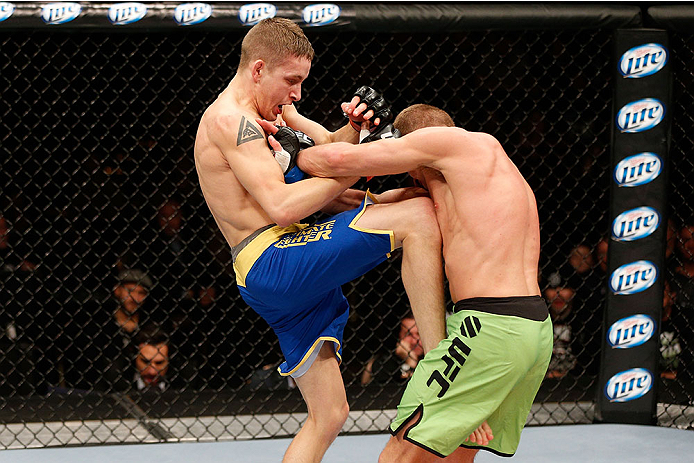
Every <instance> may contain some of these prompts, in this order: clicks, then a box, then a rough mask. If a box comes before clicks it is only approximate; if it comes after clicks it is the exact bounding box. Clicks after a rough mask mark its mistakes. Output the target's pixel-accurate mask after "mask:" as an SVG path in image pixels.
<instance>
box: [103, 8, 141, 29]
mask: <svg viewBox="0 0 694 463" xmlns="http://www.w3.org/2000/svg"><path fill="white" fill-rule="evenodd" d="M146 15H147V5H145V4H144V3H134V2H129V3H116V4H115V5H112V6H111V7H110V8H109V9H108V20H109V21H111V24H113V25H114V26H124V25H126V24H132V23H134V22H137V21H139V20H140V19H142V18H144V17H145V16H146Z"/></svg>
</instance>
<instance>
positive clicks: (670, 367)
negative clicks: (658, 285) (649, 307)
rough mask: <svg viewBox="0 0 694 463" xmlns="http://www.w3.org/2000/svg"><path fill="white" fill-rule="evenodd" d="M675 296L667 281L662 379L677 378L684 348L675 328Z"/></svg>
mask: <svg viewBox="0 0 694 463" xmlns="http://www.w3.org/2000/svg"><path fill="white" fill-rule="evenodd" d="M673 296H674V294H673V292H672V289H671V287H670V283H669V282H668V281H667V280H665V281H664V286H663V314H662V318H661V324H660V377H661V378H665V379H675V378H677V370H678V368H679V363H680V353H681V352H682V347H681V345H680V342H679V338H678V335H677V332H678V327H676V326H674V324H673V322H672V320H673V317H672V315H673V314H672V312H673V306H674V298H673Z"/></svg>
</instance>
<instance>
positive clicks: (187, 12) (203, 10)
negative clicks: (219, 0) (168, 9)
mask: <svg viewBox="0 0 694 463" xmlns="http://www.w3.org/2000/svg"><path fill="white" fill-rule="evenodd" d="M210 16H212V5H209V4H207V3H183V4H181V5H178V6H177V7H176V9H175V10H174V21H176V22H177V23H178V25H180V26H192V25H193V24H200V23H201V22H203V21H205V20H206V19H207V18H209V17H210Z"/></svg>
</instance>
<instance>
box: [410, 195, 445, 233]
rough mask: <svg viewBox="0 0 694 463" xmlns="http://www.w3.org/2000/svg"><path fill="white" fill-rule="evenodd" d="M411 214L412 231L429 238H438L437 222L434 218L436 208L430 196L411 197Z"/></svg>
mask: <svg viewBox="0 0 694 463" xmlns="http://www.w3.org/2000/svg"><path fill="white" fill-rule="evenodd" d="M412 202H413V203H412V215H411V217H412V218H413V225H414V231H415V232H416V233H417V234H419V235H422V236H425V237H427V238H430V239H434V240H436V239H440V238H441V232H440V231H439V223H438V221H437V220H436V208H435V207H434V202H433V201H432V200H431V199H430V198H426V197H419V198H413V199H412Z"/></svg>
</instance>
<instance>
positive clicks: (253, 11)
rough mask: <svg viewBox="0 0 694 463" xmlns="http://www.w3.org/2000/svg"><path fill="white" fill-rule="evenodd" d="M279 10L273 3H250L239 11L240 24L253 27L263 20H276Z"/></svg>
mask: <svg viewBox="0 0 694 463" xmlns="http://www.w3.org/2000/svg"><path fill="white" fill-rule="evenodd" d="M276 14H277V8H275V5H273V4H272V3H249V4H247V5H243V6H242V7H241V9H239V22H240V23H241V24H243V25H244V26H253V25H255V24H258V23H259V22H260V21H262V20H263V19H267V18H274V17H275V15H276Z"/></svg>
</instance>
